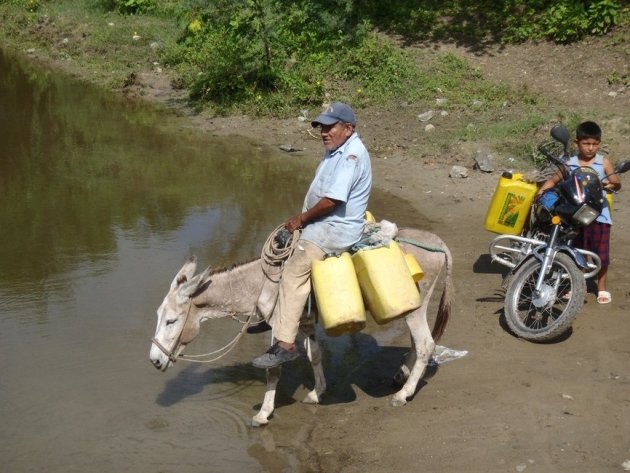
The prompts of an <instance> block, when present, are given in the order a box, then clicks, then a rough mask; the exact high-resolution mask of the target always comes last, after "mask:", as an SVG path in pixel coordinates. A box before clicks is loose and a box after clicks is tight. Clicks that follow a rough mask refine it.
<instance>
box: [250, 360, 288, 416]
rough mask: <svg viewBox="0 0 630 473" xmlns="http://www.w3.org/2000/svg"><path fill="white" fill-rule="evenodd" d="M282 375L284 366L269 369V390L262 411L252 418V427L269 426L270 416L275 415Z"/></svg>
mask: <svg viewBox="0 0 630 473" xmlns="http://www.w3.org/2000/svg"><path fill="white" fill-rule="evenodd" d="M281 373H282V366H276V367H275V368H269V369H267V390H266V391H265V398H264V399H263V403H262V406H261V407H260V411H258V414H256V415H255V416H254V417H253V418H252V425H253V426H254V427H260V426H261V425H267V424H268V423H269V416H270V415H271V414H272V413H273V410H274V407H275V406H274V401H275V398H276V387H277V386H278V381H279V380H280V374H281Z"/></svg>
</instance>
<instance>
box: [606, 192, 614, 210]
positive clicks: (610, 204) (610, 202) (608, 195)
mask: <svg viewBox="0 0 630 473" xmlns="http://www.w3.org/2000/svg"><path fill="white" fill-rule="evenodd" d="M606 200H607V201H608V210H609V211H610V215H611V216H612V211H613V193H612V192H606Z"/></svg>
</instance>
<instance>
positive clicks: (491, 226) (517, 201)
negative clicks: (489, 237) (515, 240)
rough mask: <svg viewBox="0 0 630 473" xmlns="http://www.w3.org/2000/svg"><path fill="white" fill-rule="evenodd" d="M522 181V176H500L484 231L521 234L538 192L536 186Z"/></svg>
mask: <svg viewBox="0 0 630 473" xmlns="http://www.w3.org/2000/svg"><path fill="white" fill-rule="evenodd" d="M522 179H523V175H522V174H512V173H510V172H504V173H503V174H502V175H501V177H500V178H499V183H498V184H497V188H496V189H495V191H494V195H493V196H492V201H491V202H490V206H489V207H488V213H487V214H486V222H485V228H486V230H488V231H490V232H494V233H501V234H508V235H518V234H519V233H521V231H522V230H523V226H524V225H525V221H526V220H527V217H528V215H529V209H530V208H531V206H532V201H533V200H534V197H535V196H536V191H537V190H538V187H537V186H536V184H533V183H529V182H525V181H523V180H522Z"/></svg>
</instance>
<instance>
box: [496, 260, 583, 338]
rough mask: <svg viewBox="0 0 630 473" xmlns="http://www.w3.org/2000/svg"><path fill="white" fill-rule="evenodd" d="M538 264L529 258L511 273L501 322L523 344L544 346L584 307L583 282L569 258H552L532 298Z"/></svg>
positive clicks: (561, 332) (566, 327) (570, 322)
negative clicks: (540, 343) (543, 278)
mask: <svg viewBox="0 0 630 473" xmlns="http://www.w3.org/2000/svg"><path fill="white" fill-rule="evenodd" d="M540 265H541V263H540V261H538V260H537V259H535V258H532V259H530V260H528V261H526V262H525V263H523V265H522V266H521V267H520V268H519V269H518V270H517V271H516V272H515V273H514V275H513V276H512V278H511V279H510V282H509V286H508V287H507V290H506V294H505V320H506V322H507V324H508V326H509V327H510V330H512V332H513V333H514V334H515V335H516V336H518V337H520V338H524V339H525V340H529V341H533V342H548V341H551V340H554V339H556V338H558V337H559V336H560V335H562V334H563V333H564V332H565V331H567V330H568V329H569V328H570V327H571V324H572V323H573V320H574V319H575V317H576V316H577V314H578V312H579V311H580V309H581V308H582V306H583V305H584V296H585V295H586V280H585V279H584V274H583V273H582V271H580V269H579V268H578V267H577V266H576V264H575V263H574V261H573V260H572V259H571V257H570V256H568V255H567V254H564V253H558V254H556V257H555V259H554V261H553V263H552V265H551V268H550V269H549V272H548V274H547V276H546V277H545V280H544V283H543V288H542V290H541V293H542V294H541V295H536V294H535V286H536V280H537V279H538V274H539V272H540Z"/></svg>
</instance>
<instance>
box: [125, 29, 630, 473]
mask: <svg viewBox="0 0 630 473" xmlns="http://www.w3.org/2000/svg"><path fill="white" fill-rule="evenodd" d="M628 47H629V46H628V44H627V41H626V43H625V44H621V45H619V46H618V47H617V48H610V47H609V42H607V41H605V40H602V39H597V40H593V41H591V42H589V43H586V44H581V45H575V46H554V45H546V44H542V45H534V44H530V45H524V46H518V47H507V48H504V49H499V48H494V49H492V50H487V51H484V52H483V53H482V54H475V53H473V52H470V51H467V50H466V49H464V48H457V47H454V46H443V47H442V48H443V49H446V48H448V49H451V50H453V51H455V52H456V53H457V54H461V55H464V56H465V57H466V58H467V59H468V60H470V61H471V62H472V63H474V64H475V65H476V66H477V67H479V68H480V70H481V71H482V72H483V73H484V74H485V75H486V76H487V77H489V78H491V79H493V80H495V81H498V82H509V83H512V84H518V85H522V86H523V87H527V88H529V89H530V90H533V91H535V92H537V93H541V94H543V95H544V96H545V97H546V98H547V100H549V101H550V103H555V104H558V107H559V108H567V107H569V108H571V109H573V110H575V112H576V113H578V114H579V115H580V116H583V118H584V119H589V118H590V111H592V110H597V112H599V114H600V116H604V117H605V123H603V125H604V126H603V128H604V134H605V140H604V141H605V142H607V139H609V141H608V142H609V143H611V146H610V148H609V150H610V151H611V156H613V157H614V158H615V159H622V158H630V143H629V142H628V129H629V127H630V124H629V123H628V110H630V90H627V89H625V88H623V87H621V86H619V85H612V86H611V85H609V84H608V82H607V80H606V78H607V76H608V75H609V74H610V71H612V70H618V71H619V72H621V73H623V72H624V71H625V73H627V72H628V55H627V51H628ZM624 48H625V49H624ZM624 51H626V52H624ZM135 87H140V88H142V96H143V97H144V98H146V99H149V100H155V101H158V102H161V103H164V104H167V105H169V106H174V107H180V105H179V104H180V99H181V95H178V93H177V92H176V91H173V90H171V89H170V86H169V83H168V81H167V80H165V79H164V78H162V79H160V78H159V77H155V76H147V75H142V74H140V75H139V76H138V80H137V85H136V86H135ZM416 115H417V111H412V110H404V109H401V110H389V111H388V110H365V111H360V112H359V113H358V118H359V121H360V123H359V132H360V134H361V135H362V137H363V138H364V141H365V142H366V144H367V145H368V148H369V149H370V151H371V155H372V158H373V168H374V184H375V186H376V187H377V188H378V189H379V190H380V191H381V192H382V193H384V194H383V195H391V196H394V197H396V198H399V199H402V200H403V201H405V202H407V203H408V204H409V205H410V206H411V207H413V208H414V209H415V210H416V211H417V212H419V214H421V215H423V216H424V217H425V219H424V220H423V221H417V222H409V221H408V217H407V216H405V215H402V214H399V213H398V210H397V209H396V208H391V209H388V210H390V211H391V213H388V215H377V217H380V218H387V219H389V220H394V221H397V222H398V223H402V224H404V225H414V226H417V227H419V228H429V229H430V230H432V231H434V232H435V233H437V234H438V235H440V236H441V237H442V238H443V239H444V240H445V241H446V242H447V244H448V245H449V247H450V249H451V252H452V254H453V257H454V266H455V274H454V277H455V289H456V297H455V301H454V312H453V316H452V319H451V321H450V323H449V326H448V327H447V330H446V333H445V335H444V337H443V338H442V340H440V342H439V344H440V345H444V346H447V347H450V348H453V349H457V350H468V352H469V353H468V355H467V356H465V357H463V358H461V359H459V360H456V361H452V362H449V363H446V364H444V365H441V366H440V367H439V368H438V369H433V370H430V372H429V373H428V375H427V376H426V377H425V380H424V382H422V383H421V384H422V386H421V388H420V390H419V391H418V392H417V394H416V395H415V397H414V398H413V399H412V400H411V401H410V402H409V403H408V405H407V406H405V407H401V408H392V407H390V406H389V402H388V396H386V395H385V394H387V388H386V386H387V382H388V380H387V376H388V375H389V371H390V370H391V366H390V365H391V364H392V363H391V360H390V363H389V364H388V363H387V360H386V361H385V362H376V361H375V363H374V366H373V367H361V368H360V369H361V370H363V369H368V368H373V376H374V378H373V379H374V383H375V384H374V386H380V387H381V388H382V389H369V387H368V388H365V387H360V386H352V389H353V390H354V393H355V395H356V399H355V400H354V401H352V402H348V403H331V404H326V405H323V406H315V407H313V406H303V405H301V404H299V403H298V404H290V405H284V406H281V407H280V408H279V409H278V411H277V413H276V416H275V418H274V419H272V422H271V425H270V426H268V427H267V428H266V429H267V431H266V432H263V433H262V434H261V435H262V436H263V438H264V437H265V436H267V437H269V436H271V437H272V440H270V442H271V444H270V445H267V446H266V447H265V448H267V449H271V450H273V449H274V448H281V446H283V445H284V446H288V447H291V448H294V449H297V450H298V451H299V452H300V459H301V460H302V462H303V463H304V465H306V466H305V469H306V470H307V471H325V472H333V471H336V472H345V473H352V472H362V473H369V472H383V471H394V472H412V471H413V472H416V471H427V472H459V471H467V472H513V471H517V472H522V471H527V472H530V471H531V472H557V471H572V472H608V471H610V472H614V471H623V470H624V466H623V464H624V462H628V463H626V465H627V467H626V468H625V469H626V470H630V343H629V342H628V337H629V336H630V313H629V311H628V307H629V305H630V276H629V272H628V271H627V268H629V267H630V256H629V255H630V253H629V252H628V251H627V250H624V247H627V246H630V231H629V230H628V225H629V223H628V222H630V197H629V195H630V194H628V193H627V191H625V189H624V190H622V192H621V193H620V194H618V195H617V196H616V200H615V209H614V214H613V219H614V221H615V225H614V228H613V236H612V263H611V267H610V272H609V286H610V287H609V288H610V291H611V292H612V295H613V302H612V304H610V305H598V304H597V302H596V300H595V295H594V294H592V293H590V294H588V296H587V301H586V304H585V306H584V308H583V310H582V312H581V313H580V315H579V316H578V318H577V320H576V322H575V323H574V326H573V330H572V332H571V333H570V334H569V336H567V337H566V338H564V339H563V340H561V341H559V342H556V343H551V344H533V343H528V342H524V341H520V340H518V339H517V338H515V337H514V336H512V335H511V334H510V333H509V331H508V330H507V329H506V327H505V324H504V323H503V321H502V306H503V299H502V294H501V292H500V284H501V275H500V273H501V268H500V267H498V266H497V265H493V264H490V263H489V262H488V258H487V253H488V244H489V242H490V241H491V239H492V238H493V234H491V233H489V232H487V231H485V230H484V228H483V221H484V216H485V212H486V209H487V206H488V203H489V201H490V198H491V195H492V193H493V191H494V187H495V185H496V182H497V179H498V176H499V174H500V171H502V170H503V168H502V167H500V166H497V169H496V170H495V172H493V173H482V172H480V171H478V170H473V169H472V164H473V160H472V155H473V153H474V151H475V147H476V146H479V147H482V146H483V143H468V144H467V146H466V147H461V149H454V153H452V154H450V155H449V156H436V157H432V158H431V157H429V158H428V159H417V156H418V153H420V152H421V147H422V136H423V133H424V129H423V126H424V125H422V126H420V124H419V122H418V120H417V118H416ZM186 120H189V121H190V122H191V123H192V124H193V125H194V126H198V127H200V128H201V129H204V130H206V131H207V132H209V133H214V134H235V133H236V134H241V135H244V136H247V137H248V138H253V139H254V140H256V141H257V142H260V143H261V144H266V145H270V146H275V147H277V146H279V145H282V144H290V145H292V146H293V147H295V148H297V149H302V150H303V151H301V152H300V153H293V154H287V159H295V158H296V157H300V158H304V159H317V158H318V157H319V155H320V152H321V145H320V142H319V138H318V137H317V136H316V135H313V134H312V133H311V132H310V130H309V129H310V126H309V125H308V122H302V121H299V120H297V119H292V120H286V121H284V122H279V121H264V120H252V119H250V118H247V117H231V118H219V119H217V118H214V119H209V118H204V117H202V116H193V115H191V116H189V117H187V118H186ZM453 164H460V165H463V166H466V167H467V168H468V169H469V177H468V178H459V179H454V178H450V177H449V171H450V169H451V166H452V165H453ZM623 180H624V181H627V178H626V179H623ZM626 185H627V186H630V183H627V184H626ZM624 191H625V192H624ZM395 345H396V346H399V347H405V346H408V339H407V336H406V335H404V336H400V337H398V338H397V339H396V341H395ZM389 392H390V393H391V392H392V391H391V389H390V391H389ZM374 393H379V394H374ZM299 396H300V393H299V392H297V393H296V394H295V397H296V399H300V397H299ZM314 419H315V420H316V421H315V422H313V420H314ZM302 423H307V424H310V425H311V427H309V428H308V429H306V431H305V430H304V429H300V424H302Z"/></svg>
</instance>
